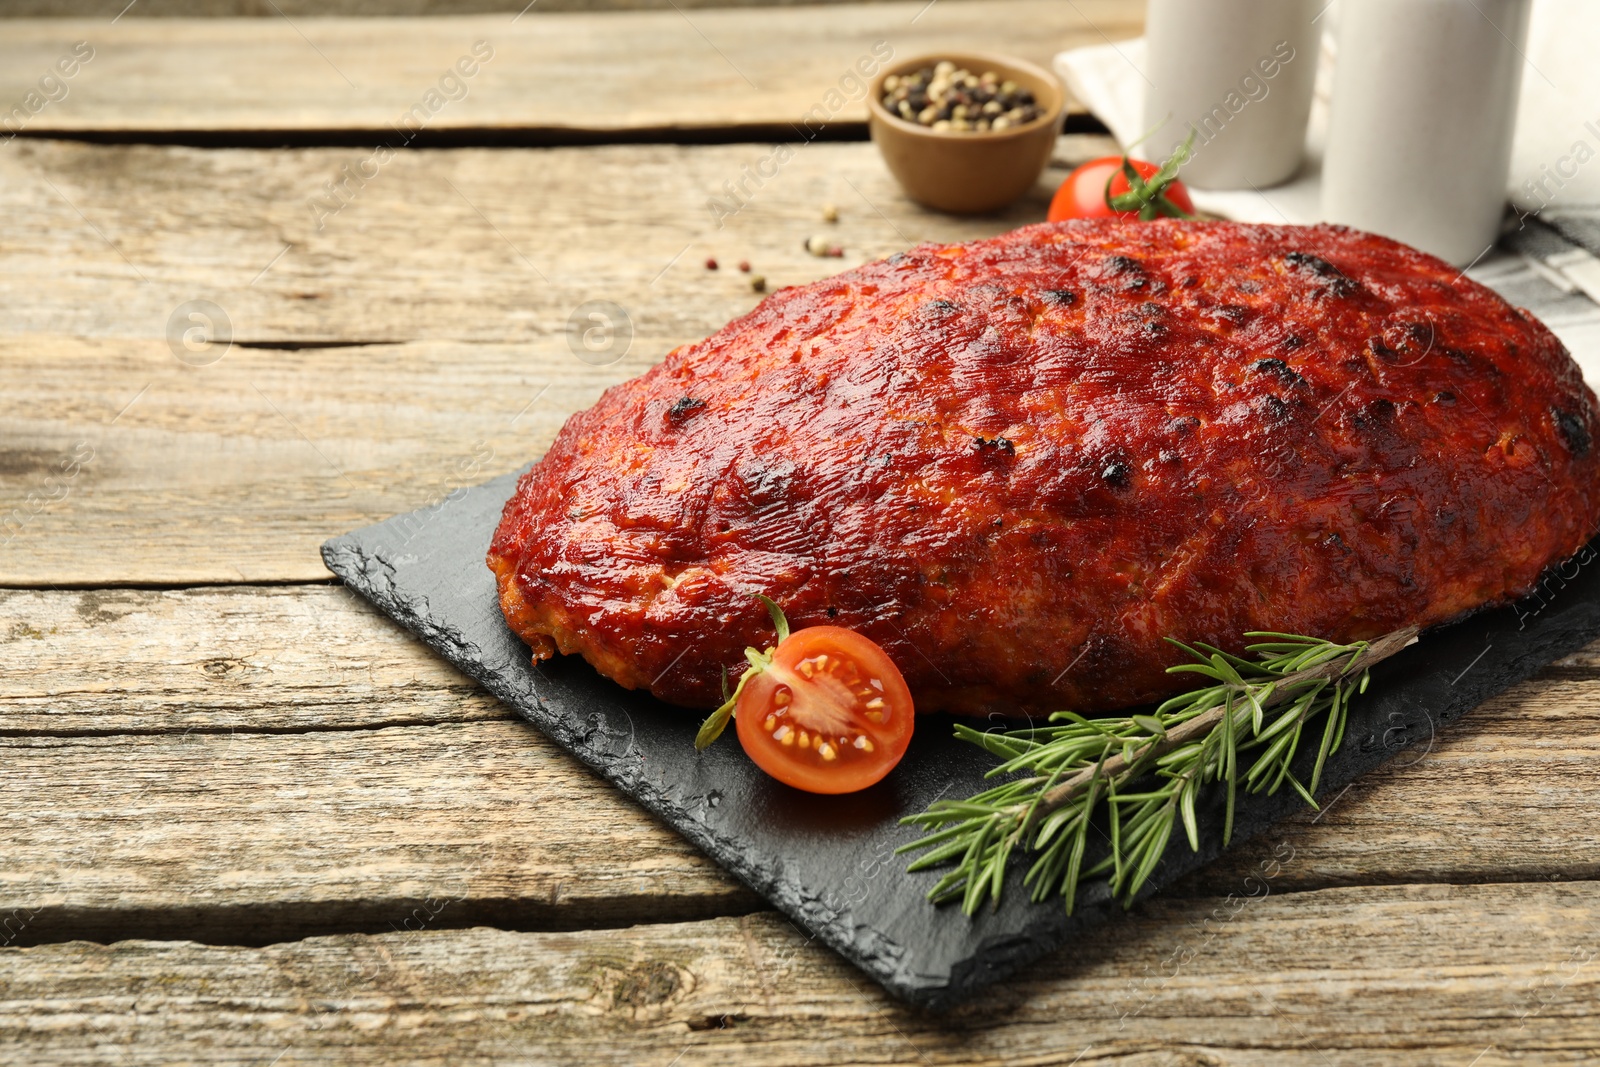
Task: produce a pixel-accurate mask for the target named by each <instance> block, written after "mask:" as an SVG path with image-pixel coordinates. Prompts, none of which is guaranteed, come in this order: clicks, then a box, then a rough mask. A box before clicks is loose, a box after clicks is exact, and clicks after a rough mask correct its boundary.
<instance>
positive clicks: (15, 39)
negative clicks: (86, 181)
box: [0, 0, 1144, 135]
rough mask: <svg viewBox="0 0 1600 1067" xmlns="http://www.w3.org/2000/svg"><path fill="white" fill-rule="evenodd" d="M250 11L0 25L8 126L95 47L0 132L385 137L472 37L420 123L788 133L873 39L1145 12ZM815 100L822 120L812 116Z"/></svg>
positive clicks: (1098, 7)
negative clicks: (467, 66)
mask: <svg viewBox="0 0 1600 1067" xmlns="http://www.w3.org/2000/svg"><path fill="white" fill-rule="evenodd" d="M44 2H47V3H48V2H51V0H44ZM85 2H87V0H85ZM286 5H287V6H286ZM259 6H260V7H261V8H263V9H264V13H268V14H271V16H272V17H268V18H260V19H247V20H226V19H195V20H187V19H159V20H153V19H135V18H131V17H130V18H126V19H120V20H118V21H117V22H116V24H115V25H112V24H110V22H109V20H110V19H111V18H112V16H114V15H115V14H116V11H117V9H119V8H120V7H121V5H120V4H117V5H111V4H106V5H97V6H96V7H95V9H94V10H95V11H96V12H98V11H101V10H104V11H105V14H104V15H103V16H101V17H98V18H88V19H81V20H54V19H41V20H13V21H8V22H7V24H6V32H5V34H4V35H3V37H0V102H4V109H5V112H7V113H9V112H10V111H11V109H12V108H13V107H15V106H17V105H19V104H23V105H25V102H26V99H27V97H26V94H27V93H28V92H29V91H30V90H36V89H37V88H38V80H39V79H40V78H41V77H44V76H46V75H49V74H50V73H51V72H52V69H53V65H54V64H55V62H56V61H57V59H58V58H60V57H61V56H63V55H65V54H67V53H69V52H70V51H71V49H72V46H73V44H75V43H76V42H78V41H87V42H89V44H90V45H91V46H92V47H93V49H94V55H93V58H92V59H90V60H89V61H88V63H87V64H86V65H84V66H83V67H82V69H81V70H79V71H78V72H77V73H76V74H75V75H74V76H73V77H72V78H71V79H70V80H69V81H67V82H66V83H65V85H66V89H67V92H66V95H65V96H64V97H60V98H59V99H58V100H57V101H55V102H51V103H47V104H44V105H43V106H41V107H39V108H38V109H37V111H33V110H32V109H31V108H26V107H25V110H24V112H23V113H22V115H21V116H19V117H18V119H17V121H16V122H14V123H13V125H12V126H10V127H8V129H11V130H12V131H13V132H15V131H17V130H18V129H21V130H22V131H23V132H26V133H28V134H30V135H39V134H49V133H61V132H71V133H82V132H85V131H116V132H118V133H126V132H128V131H175V130H182V131H226V132H229V133H235V134H236V133H239V132H241V131H251V130H272V131H285V130H287V131H307V130H376V131H385V132H389V131H390V130H391V125H392V124H396V123H399V122H400V121H401V116H402V115H403V114H405V113H406V112H407V111H408V110H409V109H411V108H412V107H413V105H415V104H417V103H418V102H419V100H422V99H423V97H424V94H425V93H427V92H428V91H429V90H430V89H431V88H434V87H436V86H437V85H438V83H439V80H440V78H441V76H442V75H444V74H445V73H446V72H447V71H448V70H449V69H450V67H451V65H452V64H454V63H455V62H456V60H457V59H458V58H459V57H461V56H462V55H464V54H466V53H467V52H468V50H469V48H470V46H471V45H472V44H473V43H474V42H475V41H480V40H481V41H486V42H488V44H489V45H490V47H491V48H492V49H493V57H492V58H491V59H489V60H488V61H487V62H486V64H485V65H484V66H483V67H482V69H481V70H480V71H478V72H477V73H475V74H474V75H473V76H472V77H471V79H470V80H469V81H468V82H467V92H466V95H465V96H464V97H460V98H459V99H454V100H447V102H445V103H443V104H442V106H439V107H436V108H430V110H429V112H428V114H427V123H426V128H427V129H429V130H434V131H438V130H463V129H471V130H599V131H619V130H673V129H685V128H690V129H718V128H727V127H741V126H788V125H789V124H791V123H800V122H803V121H804V119H805V117H806V116H807V114H808V113H811V114H813V116H814V122H813V127H812V128H814V129H820V127H821V126H822V125H823V124H825V123H826V122H832V123H835V124H838V123H850V124H855V125H857V126H860V125H861V124H863V123H864V122H865V121H866V106H865V104H863V103H862V102H861V99H860V97H861V93H862V89H861V88H858V86H859V76H857V80H856V81H855V82H850V81H848V80H847V81H846V83H845V92H844V95H841V96H838V97H836V98H834V99H833V100H830V98H828V97H827V95H826V94H828V93H829V91H830V90H834V91H835V92H836V93H837V92H839V84H840V79H841V78H847V77H849V76H850V72H851V71H852V70H853V68H854V65H855V64H856V62H857V61H858V60H860V59H861V58H862V57H863V56H866V57H868V58H870V57H871V54H872V48H873V45H874V44H876V43H877V42H884V44H885V45H886V46H887V47H888V48H889V49H892V50H893V54H894V55H896V56H900V57H905V58H910V57H912V56H916V55H922V54H928V53H934V52H939V51H948V50H951V49H954V48H958V47H960V48H964V49H966V50H969V51H970V50H972V49H985V50H989V51H995V52H1002V53H1007V54H1011V55H1017V56H1021V57H1023V58H1026V59H1031V60H1033V61H1034V62H1036V63H1041V64H1044V65H1048V63H1049V59H1050V57H1051V56H1052V55H1053V54H1054V53H1056V52H1058V51H1060V50H1062V49H1064V48H1069V47H1072V46H1074V45H1082V44H1091V43H1096V44H1097V43H1100V42H1101V41H1102V40H1103V39H1105V38H1111V39H1118V38H1128V37H1133V36H1137V35H1138V34H1139V32H1140V31H1141V29H1142V26H1143V14H1144V4H1143V0H1077V2H1076V3H1070V4H1060V3H1055V2H1054V0H983V2H973V0H940V2H939V3H937V4H934V5H932V6H929V5H928V4H927V2H926V0H898V2H893V3H881V4H852V5H843V4H825V5H821V6H811V5H782V6H777V7H772V6H768V7H764V8H760V9H751V8H716V9H705V8H702V9H696V10H692V12H691V11H690V10H689V8H690V5H681V6H676V5H669V4H667V3H665V2H664V0H661V2H658V4H657V5H656V6H657V7H658V10H653V11H639V12H635V13H632V14H629V15H626V16H621V17H619V16H615V15H610V14H603V13H602V14H587V13H569V14H563V13H550V14H545V13H538V12H535V13H530V14H528V15H526V16H525V17H520V18H519V17H516V15H517V11H518V9H520V8H522V7H523V5H522V4H521V3H514V4H512V3H502V4H500V5H498V6H499V7H500V8H502V9H505V8H509V10H502V11H500V12H499V13H497V14H492V15H459V16H454V17H446V18H429V19H411V18H323V17H316V18H302V17H299V12H300V11H304V10H305V8H306V7H307V6H310V7H313V8H314V9H315V10H314V14H316V15H318V16H321V15H326V14H333V13H336V12H337V8H335V9H334V10H333V11H330V10H328V8H327V7H325V6H323V5H322V3H321V0H315V2H310V3H303V4H301V5H298V10H297V5H294V4H289V3H288V0H282V2H280V3H278V4H276V5H274V6H276V7H279V8H282V9H283V10H284V11H285V12H286V13H287V14H288V15H289V16H291V17H281V16H278V15H277V14H276V13H275V12H274V11H273V9H272V8H270V7H267V5H265V4H261V5H259ZM419 6H420V5H419ZM544 6H545V5H544V4H543V3H541V4H540V5H539V7H540V8H543V7H544ZM924 9H926V10H924ZM24 10H26V9H24ZM136 10H137V9H136ZM51 13H56V12H55V11H52V12H51ZM402 13H405V14H411V13H417V12H412V11H407V12H402ZM47 88H48V87H47ZM446 89H447V90H449V91H450V92H451V93H452V95H459V94H458V93H456V92H455V90H453V88H452V87H450V86H446ZM852 89H854V92H851V91H850V90H852ZM52 95H57V96H59V90H55V91H54V92H53V94H52ZM850 97H854V98H853V99H851V98H850ZM835 101H836V102H835ZM819 103H822V104H824V105H825V110H824V111H823V112H818V113H813V112H812V108H813V107H815V106H816V105H818V104H819Z"/></svg>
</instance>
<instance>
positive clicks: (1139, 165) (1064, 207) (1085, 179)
mask: <svg viewBox="0 0 1600 1067" xmlns="http://www.w3.org/2000/svg"><path fill="white" fill-rule="evenodd" d="M1129 162H1130V163H1132V164H1133V167H1134V169H1135V170H1136V171H1138V173H1139V177H1141V178H1145V179H1147V180H1148V179H1149V178H1151V177H1153V176H1154V175H1155V174H1156V173H1158V172H1159V171H1160V170H1161V168H1160V167H1158V166H1156V165H1155V164H1154V163H1148V162H1146V161H1144V160H1142V159H1133V160H1129ZM1108 180H1109V181H1110V182H1111V188H1110V190H1109V192H1110V195H1111V196H1112V197H1118V196H1122V195H1123V194H1124V193H1127V192H1129V191H1130V189H1129V186H1128V177H1127V175H1125V174H1123V173H1122V157H1121V156H1105V157H1103V158H1101V159H1095V160H1091V161H1090V162H1088V163H1085V164H1084V165H1083V166H1081V167H1079V168H1078V169H1077V170H1075V171H1073V172H1072V173H1071V174H1069V175H1067V180H1066V181H1064V182H1062V183H1061V188H1059V189H1057V190H1056V195H1055V196H1054V197H1052V198H1051V200H1050V214H1049V216H1048V218H1049V220H1050V221H1051V222H1064V221H1065V220H1067V219H1109V218H1119V219H1130V220H1133V219H1138V217H1139V212H1138V211H1137V210H1133V211H1117V210H1115V209H1114V208H1112V207H1111V205H1109V204H1107V203H1106V195H1107V189H1106V182H1107V181H1108ZM1162 192H1164V193H1165V195H1166V197H1167V199H1168V200H1170V201H1171V202H1172V204H1173V206H1175V207H1176V208H1178V209H1179V210H1180V211H1182V212H1183V213H1184V214H1186V215H1193V214H1194V201H1192V200H1190V199H1189V191H1188V190H1187V189H1185V188H1184V187H1183V183H1182V182H1180V181H1177V180H1174V181H1172V182H1171V184H1169V185H1167V186H1165V187H1164V189H1163V190H1162Z"/></svg>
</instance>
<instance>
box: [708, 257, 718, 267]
mask: <svg viewBox="0 0 1600 1067" xmlns="http://www.w3.org/2000/svg"><path fill="white" fill-rule="evenodd" d="M716 269H717V261H716V260H715V259H711V258H709V257H708V258H707V259H706V270H716Z"/></svg>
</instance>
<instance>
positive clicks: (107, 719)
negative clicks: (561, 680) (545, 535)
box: [0, 586, 1600, 943]
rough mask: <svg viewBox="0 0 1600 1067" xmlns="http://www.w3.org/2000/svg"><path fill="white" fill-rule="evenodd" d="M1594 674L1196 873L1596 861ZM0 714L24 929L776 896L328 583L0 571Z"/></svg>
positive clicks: (524, 912)
mask: <svg viewBox="0 0 1600 1067" xmlns="http://www.w3.org/2000/svg"><path fill="white" fill-rule="evenodd" d="M1591 651H1592V650H1591ZM1592 678H1593V672H1592V671H1589V672H1588V678H1587V679H1586V678H1582V677H1576V676H1570V675H1563V676H1558V677H1544V678H1541V679H1538V680H1535V681H1533V682H1529V683H1527V684H1525V685H1523V686H1520V687H1518V688H1516V689H1515V690H1513V691H1511V692H1510V693H1508V694H1506V695H1505V696H1502V697H1500V698H1498V699H1496V700H1493V701H1491V702H1489V703H1488V704H1486V705H1484V706H1483V707H1482V708H1480V709H1478V710H1477V711H1475V712H1474V713H1473V714H1472V715H1471V716H1470V717H1469V719H1468V720H1466V721H1465V722H1464V723H1462V724H1460V725H1459V726H1457V727H1455V728H1453V729H1451V730H1449V731H1448V732H1445V733H1442V734H1440V736H1439V737H1437V738H1435V739H1433V742H1432V743H1431V744H1430V743H1429V740H1428V739H1427V738H1425V737H1419V738H1417V739H1416V742H1415V744H1414V745H1413V747H1411V748H1410V749H1408V750H1407V751H1404V752H1402V753H1401V754H1400V755H1398V756H1397V757H1396V760H1395V762H1394V763H1393V764H1391V765H1390V766H1389V767H1387V768H1385V769H1384V770H1382V771H1380V772H1378V773H1376V774H1373V775H1369V776H1368V777H1366V778H1364V779H1362V780H1361V781H1360V782H1358V783H1357V784H1356V785H1355V786H1354V787H1352V788H1351V789H1350V790H1349V792H1348V793H1346V794H1344V795H1343V796H1341V797H1339V798H1338V799H1337V800H1336V802H1334V803H1333V804H1332V805H1330V807H1329V808H1328V810H1327V811H1325V812H1324V813H1323V814H1321V815H1317V814H1314V813H1312V812H1309V811H1308V812H1306V813H1304V814H1303V815H1300V816H1297V817H1295V818H1292V819H1290V820H1288V821H1287V822H1285V823H1283V824H1281V826H1280V827H1279V828H1278V830H1277V831H1276V832H1274V833H1273V834H1272V835H1270V836H1269V837H1266V838H1263V839H1260V840H1259V841H1256V842H1251V843H1248V844H1245V845H1243V846H1241V847H1239V848H1237V849H1235V850H1233V851H1232V852H1230V853H1229V854H1228V855H1226V856H1225V857H1223V859H1222V860H1221V861H1220V862H1219V863H1217V864H1215V865H1213V866H1212V867H1210V868H1208V869H1207V870H1205V871H1203V872H1200V873H1198V874H1196V875H1194V876H1192V877H1191V878H1190V879H1188V880H1187V881H1186V882H1185V883H1183V884H1182V885H1180V886H1178V887H1177V888H1176V889H1175V890H1174V895H1180V896H1181V895H1188V896H1212V895H1223V894H1226V893H1229V892H1245V891H1246V890H1244V889H1241V888H1240V887H1241V886H1244V885H1245V884H1246V879H1249V878H1251V876H1252V875H1256V876H1258V877H1259V874H1260V872H1261V871H1262V870H1264V869H1267V868H1269V867H1270V868H1273V869H1274V875H1273V883H1272V884H1273V885H1274V886H1275V887H1278V888H1296V889H1311V888H1317V887H1324V886H1328V885H1337V884H1347V883H1379V882H1381V883H1422V882H1441V881H1449V882H1475V881H1492V880H1507V879H1518V880H1525V881H1534V882H1538V881H1545V880H1548V879H1550V878H1552V877H1561V878H1566V879H1571V878H1600V828H1597V827H1596V826H1595V825H1594V820H1593V819H1592V817H1591V816H1592V813H1593V812H1594V811H1595V810H1596V808H1597V807H1600V776H1596V775H1595V774H1594V773H1593V770H1592V768H1593V767H1594V766H1595V765H1597V763H1600V688H1597V687H1596V685H1595V683H1594V681H1593V680H1592ZM938 725H939V723H938V720H929V721H928V723H927V724H926V726H925V728H938ZM1558 728H1559V730H1560V733H1559V734H1558V733H1557V729H1558ZM0 735H3V736H0V753H3V756H0V758H3V760H4V763H5V766H6V767H7V774H6V775H5V776H4V778H3V779H0V810H5V811H7V812H9V813H11V814H10V820H11V822H10V824H9V825H10V827H11V829H10V830H8V832H7V834H5V835H0V913H4V912H8V911H11V910H14V909H19V908H20V909H25V910H29V911H34V910H37V911H39V912H40V915H39V918H38V919H37V920H36V921H35V922H34V923H33V924H32V925H31V926H30V929H29V931H28V932H27V933H26V935H25V936H24V938H23V940H25V941H32V940H61V939H64V938H67V937H73V936H95V937H104V938H110V937H114V936H166V937H194V938H200V939H204V940H211V941H219V940H220V941H229V942H239V941H243V942H250V943H260V942H263V941H267V940H275V939H280V938H288V937H298V936H304V935H306V934H310V933H317V932H321V931H328V930H349V929H377V930H382V929H385V928H386V925H387V924H388V923H389V922H395V921H398V920H396V919H395V918H394V916H397V915H399V916H404V915H407V914H409V913H410V911H411V909H412V908H414V907H416V906H417V903H418V902H419V901H422V900H424V899H427V898H430V897H432V898H438V899H442V898H446V897H448V898H449V899H450V900H451V901H452V905H451V907H452V910H451V913H450V915H449V916H444V917H441V919H440V921H441V922H448V923H450V924H452V925H459V924H460V923H464V922H493V923H496V924H502V925H507V924H509V925H513V926H519V925H520V926H552V925H554V926H575V925H580V924H582V923H588V922H628V921H655V920H660V919H663V918H670V917H672V916H680V917H681V916H683V915H702V914H726V913H729V912H739V911H747V910H750V909H752V908H753V907H755V906H756V905H755V898H754V897H752V896H750V895H749V894H747V893H746V892H745V891H744V890H742V889H740V888H738V887H737V886H736V885H735V883H734V882H733V881H732V880H731V879H730V878H729V877H728V876H726V875H725V874H723V873H722V872H721V871H720V870H718V869H717V868H716V867H715V866H714V865H712V864H710V863H709V862H708V861H706V860H704V859H702V858H701V857H700V856H699V855H698V854H697V853H696V852H695V851H694V850H693V849H692V848H690V847H689V846H688V845H687V844H685V843H684V842H683V841H682V840H681V839H679V838H678V837H677V835H676V834H674V833H672V832H671V831H670V830H667V829H665V828H663V827H661V826H660V825H659V824H657V823H656V822H655V821H654V820H653V819H652V818H650V817H649V816H647V815H645V814H644V813H643V812H641V811H640V810H639V809H637V808H636V807H634V806H633V805H632V804H630V803H629V802H628V801H626V800H625V799H624V798H623V797H621V796H620V795H619V794H617V793H616V792H615V791H613V790H612V789H610V787H609V786H606V785H604V784H603V783H602V782H601V781H599V780H598V779H597V778H595V777H594V776H593V775H591V774H590V773H589V772H588V771H587V770H585V769H584V768H582V767H581V766H579V765H578V764H577V763H576V762H575V761H573V760H572V759H570V758H569V757H567V756H566V755H565V754H564V753H562V752H561V751H560V750H559V749H557V748H556V747H555V746H554V745H553V744H551V743H550V742H548V741H547V740H545V739H544V738H543V736H542V735H540V734H539V733H538V732H537V731H535V730H533V729H532V728H530V727H527V726H524V725H523V724H521V723H520V722H518V721H515V720H513V719H512V718H511V717H510V716H509V714H508V713H506V712H505V711H504V710H503V709H501V708H499V706H498V705H496V704H495V703H493V702H492V701H490V700H489V699H488V698H487V697H484V696H483V695H481V694H479V693H478V692H477V691H476V689H475V687H473V686H471V684H470V683H468V682H467V681H466V680H465V679H464V678H462V677H461V676H460V675H459V674H457V673H456V672H455V671H453V670H452V669H451V668H449V667H447V666H445V665H444V664H442V663H440V662H439V661H437V660H436V658H435V657H434V656H433V655H432V654H431V653H429V652H428V650H427V649H426V648H425V647H423V646H421V645H420V644H417V643H416V642H413V641H411V640H409V639H408V638H407V637H406V636H405V635H404V634H403V633H402V632H400V631H399V629H398V628H397V627H395V626H394V625H393V624H392V623H390V622H388V621H387V620H385V619H383V618H382V617H380V616H378V615H376V613H374V612H373V611H372V610H371V609H369V608H367V607H365V606H364V605H363V604H362V603H361V602H360V601H359V600H357V598H356V597H354V596H353V595H352V594H350V593H348V592H346V591H345V590H343V589H339V588H336V587H330V586H286V587H253V588H249V587H226V588H211V589H192V590H171V591H156V590H130V589H124V590H87V591H83V592H66V591H57V592H47V591H22V590H13V591H4V592H0ZM1557 737H1559V738H1561V741H1560V743H1557V742H1556V741H1555V740H1554V739H1555V738H1557ZM1286 857H1289V858H1288V859H1287V860H1286V859H1285V858H1286ZM557 886H559V887H560V888H559V889H558V888H557Z"/></svg>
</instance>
